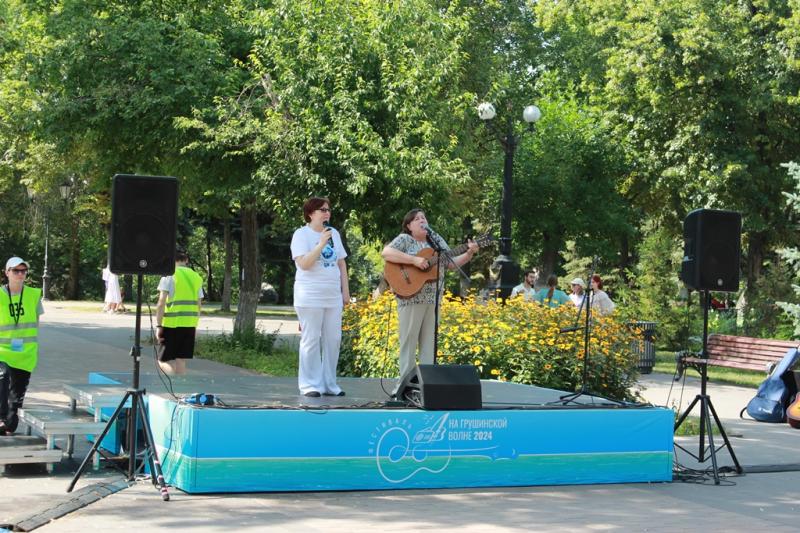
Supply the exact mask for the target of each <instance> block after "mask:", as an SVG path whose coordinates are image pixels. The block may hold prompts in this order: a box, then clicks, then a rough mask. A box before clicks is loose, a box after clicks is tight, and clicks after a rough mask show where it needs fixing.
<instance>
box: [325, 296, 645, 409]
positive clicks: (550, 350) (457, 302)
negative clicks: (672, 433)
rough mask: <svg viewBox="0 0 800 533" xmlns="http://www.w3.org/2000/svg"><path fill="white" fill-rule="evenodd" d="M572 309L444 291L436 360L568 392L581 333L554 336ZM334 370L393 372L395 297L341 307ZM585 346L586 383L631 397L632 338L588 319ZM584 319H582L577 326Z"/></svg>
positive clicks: (574, 379)
mask: <svg viewBox="0 0 800 533" xmlns="http://www.w3.org/2000/svg"><path fill="white" fill-rule="evenodd" d="M575 312H576V310H575V308H574V307H573V306H572V305H564V306H562V307H561V308H558V309H550V308H547V307H544V306H541V305H539V304H535V303H528V302H524V301H523V300H522V299H521V298H516V299H513V300H509V301H508V302H507V303H506V304H505V305H504V304H503V303H502V302H499V301H490V302H488V303H479V302H476V301H475V299H474V298H472V297H469V298H466V299H460V298H454V297H452V296H450V295H446V297H445V299H444V301H443V302H442V309H441V318H440V322H441V324H440V327H439V349H438V351H439V354H438V363H440V364H473V365H475V366H476V367H477V368H478V370H479V372H480V375H481V378H484V379H499V380H501V381H513V382H517V383H527V384H532V385H538V386H540V387H549V388H554V389H559V390H566V391H572V390H576V389H577V388H579V387H580V385H581V376H582V372H583V351H584V350H583V347H584V346H583V344H584V336H583V330H582V329H581V330H578V331H576V332H573V333H559V330H560V329H561V328H564V327H568V326H572V325H573V324H574V321H575ZM343 320H344V324H343V339H342V350H341V356H340V359H339V371H340V372H341V373H342V374H343V375H347V376H363V377H379V376H383V377H394V376H397V375H398V356H397V353H398V335H397V312H396V304H395V299H394V296H393V295H391V294H390V293H386V294H384V295H383V296H381V297H380V298H379V299H377V300H375V301H369V302H363V303H359V304H356V305H351V306H347V308H346V309H345V312H344V318H343ZM593 322H594V323H593V327H592V331H591V341H590V344H589V367H588V381H587V383H588V388H589V390H591V391H593V392H595V393H597V394H600V395H602V396H606V397H608V398H614V399H632V397H631V393H630V392H629V390H630V388H631V386H632V385H634V384H635V382H636V377H637V370H636V365H637V356H636V355H635V354H633V353H632V352H631V349H630V347H631V341H632V340H634V339H635V338H636V336H637V332H636V331H635V330H631V329H630V328H629V327H627V326H626V325H625V324H624V323H623V322H620V321H617V320H615V319H614V317H613V316H610V317H594V318H593ZM582 323H583V322H581V325H582Z"/></svg>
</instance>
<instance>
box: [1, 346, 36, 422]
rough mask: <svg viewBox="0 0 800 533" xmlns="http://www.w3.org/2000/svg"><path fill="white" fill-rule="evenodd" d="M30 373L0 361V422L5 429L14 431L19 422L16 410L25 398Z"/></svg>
mask: <svg viewBox="0 0 800 533" xmlns="http://www.w3.org/2000/svg"><path fill="white" fill-rule="evenodd" d="M30 380H31V373H30V372H28V371H27V370H20V369H19V368H13V367H10V366H8V364H6V363H3V362H0V423H3V424H5V429H6V431H11V432H14V431H16V430H17V425H18V424H19V417H18V416H17V411H19V409H20V408H21V407H22V402H23V401H24V400H25V392H26V391H27V390H28V383H29V382H30Z"/></svg>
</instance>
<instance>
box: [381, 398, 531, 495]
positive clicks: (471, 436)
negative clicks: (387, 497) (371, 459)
mask: <svg viewBox="0 0 800 533" xmlns="http://www.w3.org/2000/svg"><path fill="white" fill-rule="evenodd" d="M422 422H423V427H421V428H420V429H415V428H414V424H412V423H411V422H409V421H408V420H406V419H405V418H402V419H401V418H389V419H387V420H386V421H385V422H383V423H382V424H381V425H380V426H379V427H377V428H375V430H374V431H373V432H372V434H371V435H370V440H369V450H368V451H369V454H370V455H372V454H374V455H375V462H376V465H377V467H378V472H379V473H380V475H381V477H383V479H385V480H386V481H388V482H389V483H403V482H405V481H408V480H409V479H411V478H413V477H414V476H416V475H418V474H420V473H422V472H428V473H429V474H432V475H437V474H440V473H442V472H444V471H445V470H446V469H447V467H448V466H449V465H450V463H451V461H452V460H453V459H458V458H476V459H480V458H484V459H485V458H488V459H490V460H495V459H515V458H516V456H517V453H516V450H514V449H513V448H511V449H508V447H504V446H503V444H502V443H503V441H504V440H506V439H505V438H504V434H505V432H506V430H507V429H508V419H507V418H506V417H491V416H485V415H484V416H474V415H467V414H464V415H460V414H454V413H449V412H448V413H444V414H442V413H435V414H433V413H432V414H426V415H425V416H424V417H423V419H422Z"/></svg>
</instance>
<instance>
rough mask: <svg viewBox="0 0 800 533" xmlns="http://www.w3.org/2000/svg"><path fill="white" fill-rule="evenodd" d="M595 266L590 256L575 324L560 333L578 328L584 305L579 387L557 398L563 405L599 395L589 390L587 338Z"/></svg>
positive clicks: (589, 327)
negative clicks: (581, 363)
mask: <svg viewBox="0 0 800 533" xmlns="http://www.w3.org/2000/svg"><path fill="white" fill-rule="evenodd" d="M596 266H597V257H593V258H592V268H591V272H590V273H589V287H588V288H587V290H586V291H584V293H583V301H581V305H580V307H578V313H577V314H576V315H575V324H574V325H573V326H571V327H567V328H562V329H561V330H560V333H569V332H574V331H578V330H580V329H581V328H580V326H578V321H579V320H580V316H581V312H582V311H583V307H584V305H585V306H586V317H585V318H586V320H585V322H584V326H583V369H582V371H581V388H580V389H578V390H577V391H576V392H573V393H572V394H565V395H564V396H560V397H559V400H560V401H561V403H562V404H563V405H567V404H570V403H576V404H578V405H581V403H580V402H576V401H575V400H577V399H578V398H580V397H581V396H584V395H587V396H591V397H592V403H594V397H600V398H602V397H601V396H599V395H597V394H594V393H592V392H591V391H590V390H589V385H588V382H589V338H590V337H591V329H592V303H591V300H590V294H592V295H593V294H594V290H593V289H592V288H591V286H592V278H593V277H594V273H595V269H596ZM589 291H591V293H590V292H589ZM603 399H604V400H607V401H610V402H612V403H615V404H617V405H623V402H620V401H617V400H608V398H603Z"/></svg>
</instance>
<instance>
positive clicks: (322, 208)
mask: <svg viewBox="0 0 800 533" xmlns="http://www.w3.org/2000/svg"><path fill="white" fill-rule="evenodd" d="M317 211H322V212H323V213H330V212H331V208H330V207H320V208H319V209H317Z"/></svg>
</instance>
